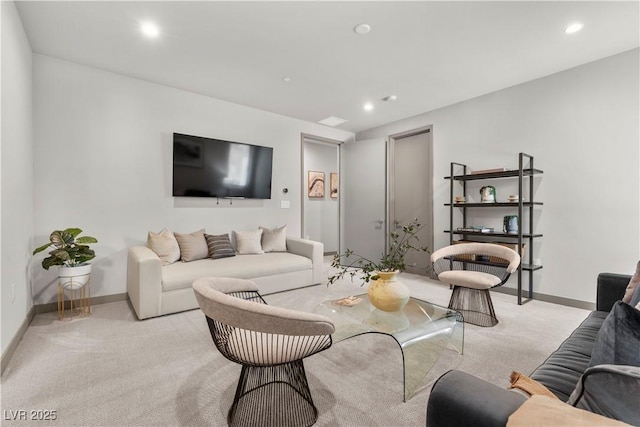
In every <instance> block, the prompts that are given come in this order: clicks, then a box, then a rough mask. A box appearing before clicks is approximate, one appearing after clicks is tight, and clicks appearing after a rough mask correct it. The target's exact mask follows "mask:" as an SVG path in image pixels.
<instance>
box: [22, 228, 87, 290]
mask: <svg viewBox="0 0 640 427" xmlns="http://www.w3.org/2000/svg"><path fill="white" fill-rule="evenodd" d="M80 233H82V230H81V229H79V228H67V229H66V230H55V231H54V232H53V233H51V235H50V236H49V242H48V243H45V244H44V245H42V246H39V247H38V248H36V249H35V250H34V251H33V255H35V254H37V253H40V252H42V251H44V250H46V249H48V248H53V249H52V250H51V251H50V252H49V256H48V257H46V258H45V259H43V260H42V267H43V268H44V269H45V270H48V269H49V268H50V267H52V266H54V265H59V266H60V269H59V270H58V278H59V279H60V284H61V285H62V286H63V287H65V288H71V289H78V288H81V287H83V286H84V285H85V284H86V283H87V282H88V280H89V275H90V273H91V264H88V261H90V260H92V259H93V258H95V256H96V254H95V252H94V251H93V249H91V248H89V244H91V243H98V240H97V239H96V238H95V237H91V236H81V237H79V234H80Z"/></svg>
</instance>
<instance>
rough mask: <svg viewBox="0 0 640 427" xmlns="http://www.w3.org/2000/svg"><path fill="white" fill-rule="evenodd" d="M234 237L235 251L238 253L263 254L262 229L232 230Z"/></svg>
mask: <svg viewBox="0 0 640 427" xmlns="http://www.w3.org/2000/svg"><path fill="white" fill-rule="evenodd" d="M233 235H234V236H235V237H236V251H237V252H238V253H239V254H240V255H247V254H263V253H264V251H263V250H262V243H261V239H262V229H258V230H252V231H234V232H233Z"/></svg>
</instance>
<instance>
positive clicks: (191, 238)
mask: <svg viewBox="0 0 640 427" xmlns="http://www.w3.org/2000/svg"><path fill="white" fill-rule="evenodd" d="M173 234H175V236H176V239H177V240H178V245H180V255H181V257H182V261H185V262H189V261H195V260H197V259H203V258H206V257H207V256H208V255H209V248H208V247H207V241H206V240H205V238H204V229H202V230H198V231H194V232H193V233H189V234H180V233H173Z"/></svg>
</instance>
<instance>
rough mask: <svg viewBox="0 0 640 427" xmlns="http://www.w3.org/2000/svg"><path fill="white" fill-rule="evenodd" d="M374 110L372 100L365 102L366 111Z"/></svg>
mask: <svg viewBox="0 0 640 427" xmlns="http://www.w3.org/2000/svg"><path fill="white" fill-rule="evenodd" d="M372 110H373V104H372V103H370V102H367V103H366V104H364V111H372Z"/></svg>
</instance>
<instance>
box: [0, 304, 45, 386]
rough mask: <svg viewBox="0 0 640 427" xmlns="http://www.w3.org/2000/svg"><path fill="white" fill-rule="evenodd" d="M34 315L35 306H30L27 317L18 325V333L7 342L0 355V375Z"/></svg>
mask: <svg viewBox="0 0 640 427" xmlns="http://www.w3.org/2000/svg"><path fill="white" fill-rule="evenodd" d="M35 315H36V310H35V306H32V307H31V308H30V309H29V311H28V312H27V315H26V316H25V318H24V320H23V321H22V323H21V324H20V327H19V328H18V331H17V332H16V334H15V335H14V336H13V338H12V339H11V341H10V342H9V345H8V346H7V348H6V349H5V351H4V352H3V353H2V356H0V357H1V359H0V375H2V373H4V369H5V368H6V367H7V365H8V364H9V361H10V360H11V356H13V353H15V351H16V348H18V344H19V343H20V341H21V340H22V337H23V336H24V334H25V332H27V329H28V328H29V325H30V324H31V321H32V320H33V318H34V317H35Z"/></svg>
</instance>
